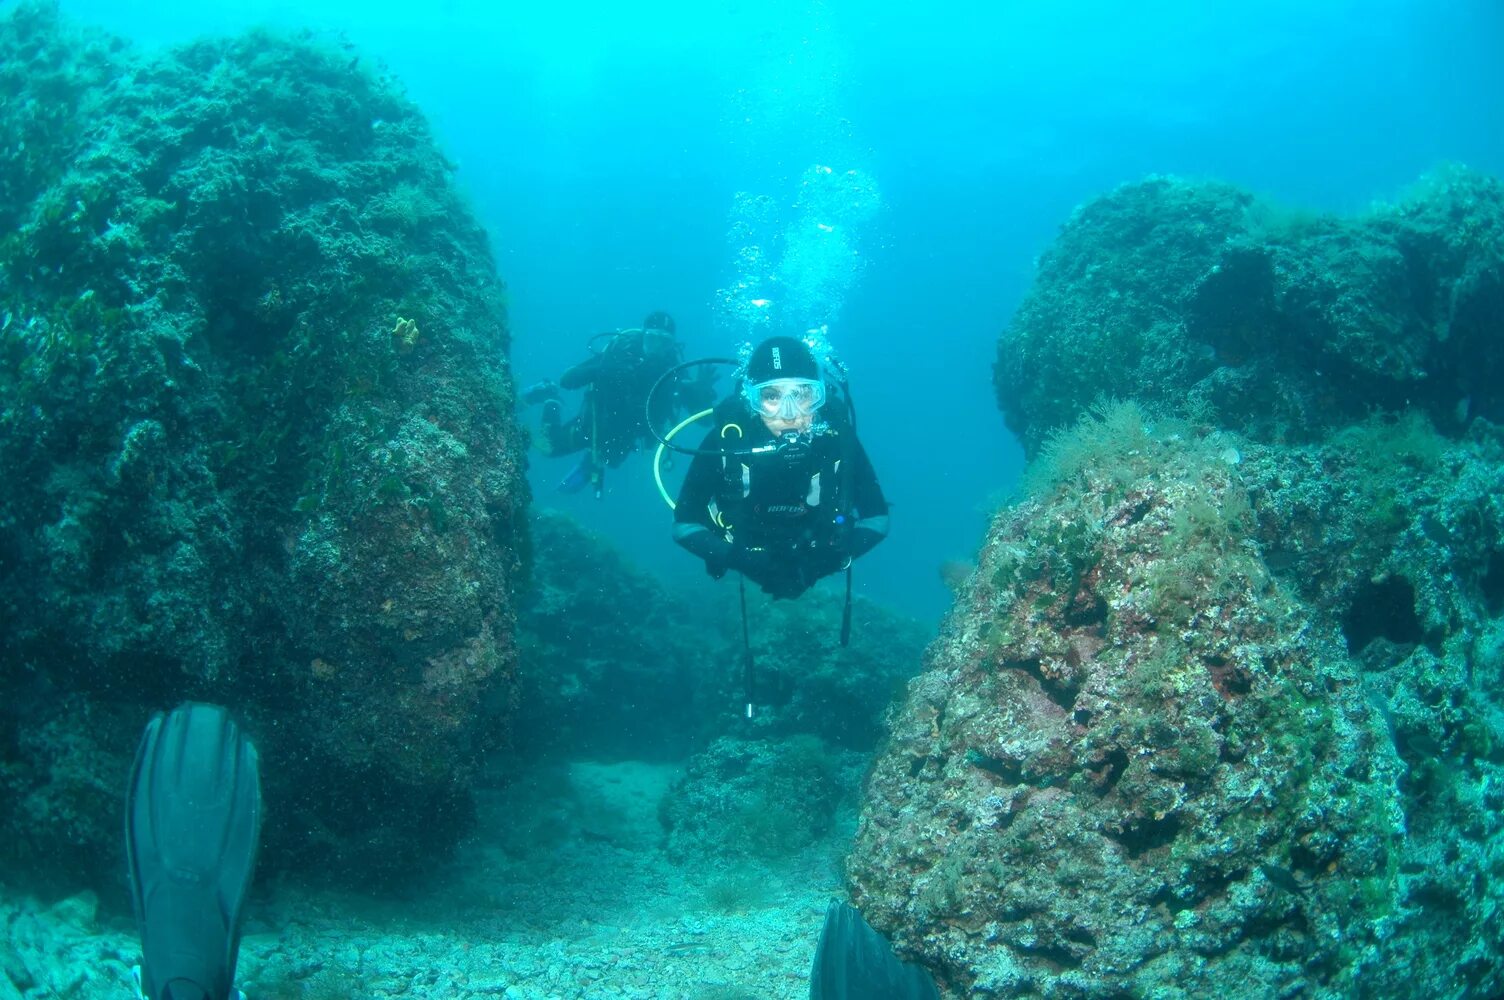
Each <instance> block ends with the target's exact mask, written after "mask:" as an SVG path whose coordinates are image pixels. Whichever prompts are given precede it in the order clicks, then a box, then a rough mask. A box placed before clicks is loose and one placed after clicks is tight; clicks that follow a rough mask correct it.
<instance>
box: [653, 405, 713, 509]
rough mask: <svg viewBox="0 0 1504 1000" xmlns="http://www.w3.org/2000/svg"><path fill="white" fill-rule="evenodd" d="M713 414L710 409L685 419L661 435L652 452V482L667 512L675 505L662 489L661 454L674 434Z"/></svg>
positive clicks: (672, 499)
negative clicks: (660, 439) (655, 484)
mask: <svg viewBox="0 0 1504 1000" xmlns="http://www.w3.org/2000/svg"><path fill="white" fill-rule="evenodd" d="M714 412H715V408H714V407H711V408H710V409H708V410H701V411H700V412H699V413H696V414H694V415H692V416H688V417H685V418H684V419H683V420H681V421H679V422H678V423H677V424H675V425H674V429H673V430H671V431H669V432H668V433H667V434H665V435H663V440H662V441H660V442H658V450H657V451H655V452H653V481H654V482H655V483H657V484H658V495H659V496H661V497H663V502H664V503H666V504H668V509H669V510H673V509H674V507H675V506H677V505H676V504H675V503H674V498H673V497H671V496H669V495H668V490H666V489H664V488H663V453H664V451H665V450H666V449H667V446H668V442H670V441H672V440H673V439H674V435H675V434H677V433H679V432H680V431H682V430H683V429H684V428H686V427H688V426H689V425H690V424H692V423H694V422H695V421H696V420H699V419H700V418H701V417H708V416H710V414H712V413H714Z"/></svg>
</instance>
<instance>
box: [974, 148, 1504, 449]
mask: <svg viewBox="0 0 1504 1000" xmlns="http://www.w3.org/2000/svg"><path fill="white" fill-rule="evenodd" d="M1501 316H1504V184H1501V183H1500V182H1499V181H1497V180H1495V179H1493V178H1489V177H1485V176H1482V175H1479V174H1477V173H1473V172H1470V171H1468V170H1465V169H1462V168H1455V167H1454V168H1448V169H1443V170H1440V171H1438V172H1437V173H1435V174H1433V175H1431V176H1429V177H1427V178H1426V179H1424V180H1423V181H1422V182H1420V183H1419V184H1417V185H1416V186H1415V188H1414V189H1413V190H1412V191H1411V192H1409V193H1408V194H1407V195H1406V196H1405V197H1404V198H1403V199H1401V200H1400V201H1399V202H1398V203H1397V204H1395V205H1392V206H1383V207H1377V208H1375V209H1373V210H1372V211H1370V212H1369V213H1367V214H1365V215H1363V216H1360V217H1357V218H1352V219H1346V218H1338V217H1334V216H1318V215H1314V214H1309V213H1301V212H1296V211H1290V210H1286V209H1283V208H1281V207H1279V206H1277V205H1273V204H1271V203H1269V202H1267V201H1265V200H1262V199H1259V198H1256V197H1254V196H1253V195H1251V194H1249V193H1247V192H1246V191H1243V190H1241V189H1239V188H1236V187H1233V186H1231V185H1227V184H1221V183H1214V182H1207V183H1192V182H1189V181H1184V180H1179V179H1176V178H1171V177H1154V178H1150V179H1148V180H1145V181H1142V182H1139V183H1134V184H1127V185H1124V186H1123V187H1121V188H1119V189H1118V190H1116V191H1114V192H1112V193H1110V194H1108V195H1105V196H1103V197H1101V198H1098V199H1096V200H1094V201H1092V202H1090V203H1088V204H1086V205H1084V206H1082V207H1081V208H1080V209H1078V210H1077V212H1076V213H1075V215H1073V216H1072V218H1071V219H1070V221H1069V222H1068V223H1066V225H1065V226H1064V227H1063V228H1062V230H1061V233H1060V236H1059V237H1058V239H1057V240H1056V241H1055V243H1054V245H1052V246H1051V247H1050V249H1049V250H1048V251H1047V252H1046V253H1045V254H1044V255H1043V257H1042V258H1041V259H1040V262H1039V271H1038V274H1037V276H1036V278H1035V282H1034V286H1033V288H1032V289H1031V290H1030V292H1029V293H1028V295H1027V296H1026V297H1025V299H1024V302H1023V303H1022V305H1021V306H1020V308H1019V310H1018V312H1017V314H1016V315H1015V316H1014V318H1013V321H1012V322H1011V323H1010V324H1009V326H1008V328H1007V330H1006V331H1005V332H1004V333H1003V335H1002V337H1001V338H1000V339H999V342H998V353H997V364H996V367H995V370H994V383H995V385H996V388H997V394H998V404H999V406H1000V407H1001V408H1002V410H1003V413H1004V415H1005V416H1006V418H1007V421H1008V426H1009V427H1010V428H1012V430H1013V431H1014V432H1015V433H1016V434H1018V435H1019V437H1020V439H1021V440H1022V441H1023V444H1024V447H1025V449H1026V450H1027V451H1028V452H1029V453H1030V454H1033V453H1035V452H1037V451H1038V449H1039V448H1040V446H1041V445H1042V444H1043V443H1044V441H1045V440H1046V438H1047V437H1048V435H1049V433H1050V432H1051V431H1052V430H1055V429H1059V428H1063V427H1068V426H1069V425H1071V424H1072V423H1073V422H1074V421H1075V420H1076V419H1077V418H1078V417H1080V416H1081V415H1082V414H1083V413H1085V412H1086V411H1087V410H1088V409H1089V408H1090V407H1091V406H1092V405H1093V404H1094V403H1096V402H1098V401H1099V400H1101V399H1103V398H1132V399H1136V400H1138V401H1140V402H1142V403H1145V404H1147V405H1150V406H1152V407H1153V408H1155V409H1156V410H1159V411H1164V412H1169V413H1174V414H1176V415H1180V416H1184V417H1187V418H1190V419H1193V420H1196V421H1200V422H1203V423H1207V424H1209V425H1211V426H1215V427H1221V428H1225V429H1229V430H1236V431H1238V432H1239V433H1242V434H1245V435H1247V436H1249V437H1251V438H1254V439H1255V440H1260V441H1268V442H1292V443H1295V442H1309V441H1315V440H1319V439H1320V438H1321V437H1322V436H1323V435H1325V434H1327V433H1329V432H1330V431H1332V430H1333V429H1335V428H1338V427H1342V426H1345V425H1346V424H1350V423H1353V422H1356V421H1359V420H1362V419H1363V418H1364V417H1366V416H1367V415H1368V414H1369V413H1370V412H1371V411H1373V410H1375V409H1377V410H1381V411H1383V412H1386V413H1390V414H1397V413H1399V412H1402V411H1403V410H1405V409H1407V408H1410V407H1415V408H1419V409H1420V410H1422V411H1423V412H1424V413H1425V414H1426V415H1427V416H1428V417H1429V418H1430V419H1431V421H1432V422H1433V424H1435V425H1436V426H1437V427H1438V428H1439V429H1440V430H1441V431H1442V432H1443V433H1446V434H1448V435H1451V436H1456V435H1457V434H1460V433H1462V431H1463V430H1465V428H1466V426H1467V424H1468V422H1469V421H1470V420H1472V419H1473V418H1474V417H1479V416H1481V417H1485V418H1487V419H1490V420H1492V421H1494V422H1495V423H1500V422H1504V337H1501V335H1500V331H1501V326H1500V323H1501V320H1500V317H1501Z"/></svg>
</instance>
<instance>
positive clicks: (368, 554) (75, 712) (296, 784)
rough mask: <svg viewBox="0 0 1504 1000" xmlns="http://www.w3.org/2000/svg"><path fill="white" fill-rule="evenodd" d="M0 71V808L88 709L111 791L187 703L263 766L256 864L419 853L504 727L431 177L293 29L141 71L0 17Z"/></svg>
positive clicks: (362, 74) (453, 276)
mask: <svg viewBox="0 0 1504 1000" xmlns="http://www.w3.org/2000/svg"><path fill="white" fill-rule="evenodd" d="M0 80H3V85H4V87H5V91H6V93H7V95H8V97H7V100H6V101H5V102H4V105H3V107H0V150H3V153H0V156H3V160H0V192H3V193H4V197H3V198H0V467H3V468H4V469H5V470H6V475H5V477H4V481H3V483H0V608H3V612H4V615H5V620H6V628H5V629H4V630H3V633H0V678H3V684H4V687H5V689H6V690H7V692H10V691H18V692H22V693H23V694H24V693H27V692H34V693H35V694H34V696H33V695H30V694H27V695H26V697H25V698H24V699H23V700H25V701H26V704H27V705H28V706H29V708H28V709H27V710H26V711H24V712H21V711H17V712H15V713H9V712H7V713H5V715H4V716H3V717H0V730H3V732H4V741H3V746H4V748H5V751H4V755H5V757H6V763H5V770H4V772H3V773H4V781H3V783H0V797H3V801H4V802H6V803H7V804H14V803H16V802H18V801H30V802H34V803H35V802H45V801H48V800H49V798H51V796H49V794H48V786H49V784H51V783H54V782H56V780H57V777H56V775H55V774H50V773H49V771H48V768H47V761H48V759H49V754H51V753H64V752H66V753H69V754H71V756H70V757H69V759H70V760H75V758H77V756H78V755H77V753H76V752H74V749H72V748H76V747H77V746H78V745H79V744H78V740H77V739H76V738H74V737H71V736H67V735H65V734H63V733H62V729H66V728H67V727H69V726H74V727H83V728H89V727H91V726H92V725H93V722H92V721H91V720H92V719H95V718H100V717H108V718H109V719H110V720H112V722H111V728H109V730H108V745H107V746H106V745H105V744H104V742H103V740H104V734H103V733H98V734H95V735H91V737H90V740H91V741H92V742H94V743H98V744H99V751H100V752H99V753H98V754H97V755H95V756H94V757H93V758H92V760H93V761H94V763H93V764H92V771H93V776H92V779H90V780H84V781H82V784H83V785H84V786H87V787H98V788H110V789H117V790H118V789H120V788H122V787H123V780H124V767H123V765H122V761H128V759H129V755H130V753H131V751H132V748H133V746H134V741H135V738H136V735H137V734H138V733H139V731H140V727H141V726H142V725H144V723H145V721H146V718H147V717H148V715H149V713H150V711H151V710H154V709H158V708H166V707H170V706H171V704H172V703H173V702H175V701H177V700H178V699H180V698H184V697H194V698H200V699H210V700H216V701H222V702H225V703H227V704H229V705H230V706H231V707H232V709H234V710H235V711H236V712H237V714H239V715H240V716H241V717H242V718H243V720H244V721H245V722H246V723H247V727H248V729H249V730H250V732H251V733H252V735H253V736H254V737H255V739H256V741H257V743H258V745H259V746H260V747H261V751H262V755H263V758H264V759H265V761H266V768H265V772H266V775H267V788H268V796H269V800H270V802H269V808H268V811H267V815H268V822H269V825H268V830H267V833H268V840H269V841H270V845H269V846H270V847H271V849H269V850H268V852H267V856H268V857H269V858H271V859H274V861H275V862H280V863H297V862H298V861H299V860H302V861H309V862H311V861H318V862H320V863H321V864H328V865H334V866H338V865H342V864H348V866H349V867H350V868H351V869H352V870H357V871H362V872H369V871H370V870H371V869H372V868H373V867H374V868H377V869H391V868H401V867H404V866H407V865H409V864H410V863H411V862H412V860H413V859H414V857H415V856H416V855H417V854H418V853H420V852H423V851H426V850H430V849H434V848H441V847H442V846H443V845H444V844H446V843H448V842H450V841H452V840H453V838H454V837H455V836H456V835H457V833H458V832H459V830H460V829H461V827H462V821H463V818H464V816H465V814H466V810H467V805H466V795H467V793H466V790H465V785H466V781H467V779H468V776H469V775H470V773H471V771H472V768H473V766H474V763H475V761H476V758H477V756H478V754H479V753H480V752H481V750H482V749H483V747H484V746H485V745H486V744H487V742H488V741H489V740H490V739H491V738H492V737H494V736H497V735H501V734H503V733H504V731H505V727H506V724H507V723H506V722H505V709H506V706H507V705H508V704H509V703H510V700H511V696H510V694H509V691H510V689H511V685H512V674H513V670H514V664H515V652H514V635H513V632H514V619H515V611H514V605H513V596H512V595H513V590H514V586H515V583H516V579H517V577H518V576H519V574H520V572H521V570H522V568H523V565H524V559H525V551H526V540H527V531H526V519H525V515H524V510H525V506H526V501H527V492H526V485H525V480H524V478H523V474H522V447H521V446H522V434H521V432H520V430H519V428H518V427H517V426H516V424H515V422H514V418H513V415H512V410H513V398H512V387H511V384H510V372H509V368H508V363H507V349H508V336H507V330H506V323H505V311H504V302H505V294H504V290H503V287H502V285H501V282H500V281H499V280H498V278H497V276H496V273H495V268H494V265H493V261H492V259H491V255H490V251H489V248H488V246H487V242H486V238H485V234H484V233H483V232H482V231H481V229H480V227H479V226H478V225H477V224H476V223H475V221H474V219H473V218H472V216H471V214H470V212H469V211H468V209H467V208H466V206H465V205H464V204H463V202H462V201H461V199H460V197H459V195H458V194H457V192H456V189H455V187H454V185H453V184H452V183H451V174H452V171H453V167H452V165H451V164H450V163H449V162H447V161H446V160H445V158H444V156H443V155H442V154H441V153H440V152H439V151H438V149H437V148H436V146H435V143H434V140H433V138H432V136H431V134H430V132H429V129H428V127H427V125H426V123H425V122H424V120H423V118H422V116H421V114H420V113H419V112H418V110H417V109H416V108H415V107H414V105H413V104H412V103H411V102H410V101H409V100H407V99H406V98H405V97H404V96H403V95H402V93H401V91H400V89H399V87H398V85H397V84H395V83H394V82H393V81H392V80H391V79H389V78H387V77H385V76H383V75H381V74H380V73H378V72H375V71H373V70H371V69H370V68H368V66H367V64H365V63H363V62H362V61H361V60H359V59H352V58H351V55H350V53H349V52H347V51H343V50H340V49H338V48H336V47H333V46H328V47H326V46H323V45H320V44H317V43H315V42H312V41H309V40H307V39H296V40H295V39H288V38H283V37H280V36H275V35H270V34H266V33H252V34H247V35H243V36H239V37H235V38H230V39H222V40H213V41H203V42H197V43H194V44H190V45H186V46H183V47H179V48H174V49H170V50H166V51H163V52H161V53H160V54H152V55H144V54H138V53H135V52H133V51H131V50H130V49H129V48H127V47H126V46H124V45H123V44H122V43H120V42H119V41H116V40H111V39H107V38H102V37H99V36H95V35H92V34H90V33H87V32H85V31H82V30H80V29H77V28H75V27H73V26H71V25H69V24H68V23H67V22H64V21H62V20H60V19H59V17H58V15H57V12H56V10H55V7H54V6H52V5H48V4H23V5H21V6H19V7H16V8H14V9H13V10H12V11H11V12H10V13H9V14H8V15H7V16H6V18H5V19H4V20H3V21H0ZM53 690H56V691H61V692H65V693H66V697H50V696H48V694H47V692H49V691H53ZM8 700H9V698H8ZM483 706H487V708H486V710H483ZM48 733H54V734H55V735H56V739H55V740H53V741H52V742H54V743H55V744H56V745H55V746H53V747H52V748H51V749H49V740H50V739H51V738H50V737H48V736H47V735H46V734H48ZM75 763H77V764H78V768H72V767H70V770H69V773H73V772H74V771H77V770H78V769H79V768H82V769H83V770H84V771H88V770H90V765H88V764H87V763H84V762H80V761H77V760H75ZM4 812H5V816H6V819H5V820H3V821H0V823H3V824H5V825H4V829H3V837H4V838H5V839H7V840H11V839H12V838H16V839H19V840H20V841H21V842H23V843H30V844H33V845H50V847H49V850H51V851H52V852H53V853H54V854H55V855H57V856H59V857H62V858H65V859H66V861H65V863H67V864H73V863H86V861H87V859H91V858H92V859H98V861H99V862H100V863H101V864H105V863H109V864H113V859H114V857H115V854H114V852H113V846H114V845H113V841H114V839H116V838H114V837H111V844H110V847H111V849H110V850H101V846H102V845H100V844H99V843H97V842H95V841H96V836H95V835H94V834H88V835H85V836H81V837H67V836H65V837H58V836H57V834H58V833H59V824H60V823H62V822H63V821H64V818H63V817H62V816H61V815H58V814H47V812H46V810H41V813H42V814H38V812H37V810H32V811H30V812H28V813H26V814H25V815H22V814H18V813H17V812H16V811H15V810H13V809H10V808H7V809H5V810H4ZM111 826H112V830H111V832H112V833H113V832H115V831H114V830H113V826H114V824H112V825H111ZM39 850H40V848H39Z"/></svg>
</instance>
